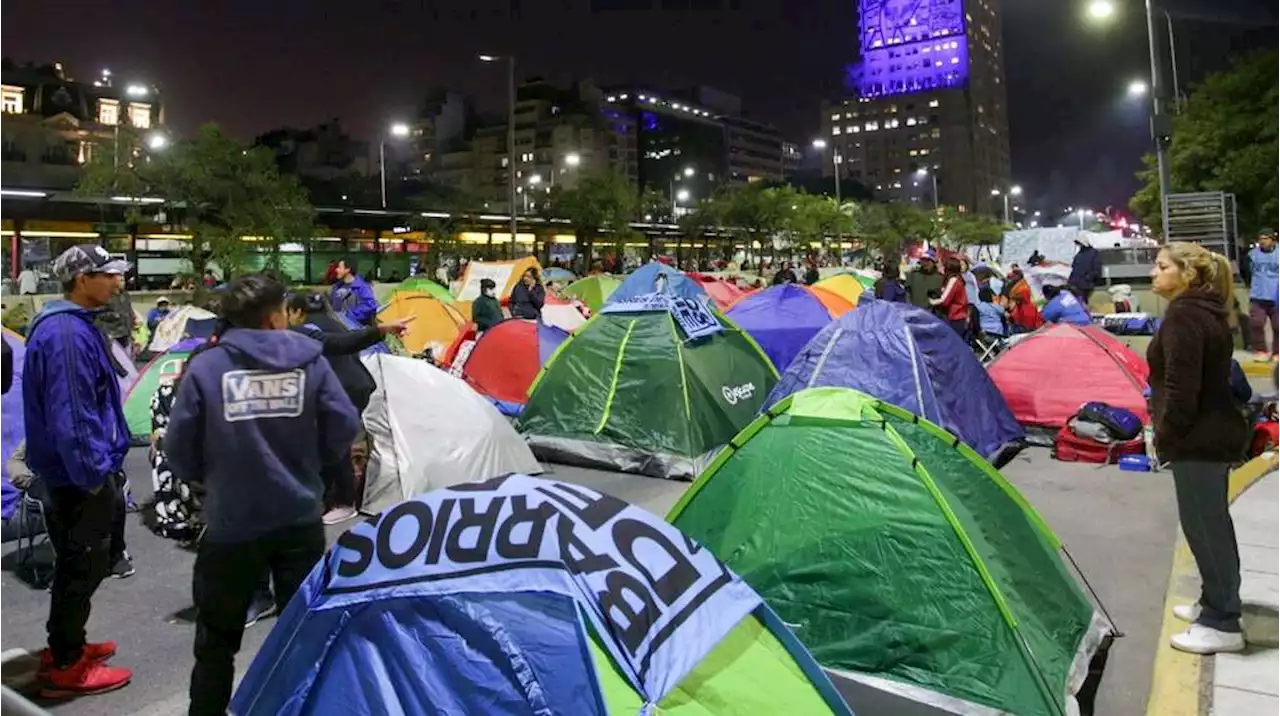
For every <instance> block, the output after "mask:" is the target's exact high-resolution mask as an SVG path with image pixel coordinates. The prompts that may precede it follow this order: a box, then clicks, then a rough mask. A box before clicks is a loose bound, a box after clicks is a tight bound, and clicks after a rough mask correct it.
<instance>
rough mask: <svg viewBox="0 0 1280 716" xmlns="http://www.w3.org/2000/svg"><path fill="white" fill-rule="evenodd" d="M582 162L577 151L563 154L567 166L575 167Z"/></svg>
mask: <svg viewBox="0 0 1280 716" xmlns="http://www.w3.org/2000/svg"><path fill="white" fill-rule="evenodd" d="M581 163H582V155H581V154H578V153H577V152H569V153H568V154H566V155H564V164H565V166H568V167H576V166H578V165H579V164H581Z"/></svg>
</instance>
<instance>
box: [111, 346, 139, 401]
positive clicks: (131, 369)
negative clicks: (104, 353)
mask: <svg viewBox="0 0 1280 716" xmlns="http://www.w3.org/2000/svg"><path fill="white" fill-rule="evenodd" d="M107 344H108V346H109V348H108V350H110V351H111V363H112V366H111V367H112V368H115V369H117V370H116V380H117V381H118V382H119V383H120V395H126V394H128V392H129V391H130V390H131V389H132V388H133V384H134V383H136V382H137V380H138V366H136V365H134V363H133V353H132V352H131V351H130V350H129V349H128V348H125V347H124V346H123V345H121V344H120V341H107Z"/></svg>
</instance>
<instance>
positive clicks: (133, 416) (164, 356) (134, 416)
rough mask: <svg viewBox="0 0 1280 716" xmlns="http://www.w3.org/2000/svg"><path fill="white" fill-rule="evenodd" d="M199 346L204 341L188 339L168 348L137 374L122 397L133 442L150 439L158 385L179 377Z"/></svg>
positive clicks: (201, 339)
mask: <svg viewBox="0 0 1280 716" xmlns="http://www.w3.org/2000/svg"><path fill="white" fill-rule="evenodd" d="M201 343H204V339H203V338H188V339H186V340H184V341H181V342H180V343H176V344H174V345H172V346H169V349H168V350H166V351H165V352H163V353H158V354H156V356H155V357H154V358H152V359H151V360H150V362H148V363H147V364H146V365H144V366H143V367H142V370H140V371H138V379H137V380H135V381H134V383H133V386H132V387H131V388H129V392H127V393H124V417H125V420H127V421H128V423H129V434H130V435H132V436H133V439H134V440H135V441H136V442H144V441H146V440H147V439H149V438H150V436H151V399H152V398H153V397H155V394H156V391H157V390H159V388H160V383H162V382H168V381H172V380H174V379H176V378H177V377H178V376H180V375H182V367H183V366H184V365H186V363H187V358H190V357H191V353H192V351H194V350H195V349H196V347H198V346H199V345H200V344H201Z"/></svg>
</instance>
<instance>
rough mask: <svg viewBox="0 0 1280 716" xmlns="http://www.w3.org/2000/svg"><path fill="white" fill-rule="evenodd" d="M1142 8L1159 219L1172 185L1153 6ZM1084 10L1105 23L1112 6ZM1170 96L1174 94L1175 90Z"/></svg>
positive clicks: (1095, 4)
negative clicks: (1145, 25)
mask: <svg viewBox="0 0 1280 716" xmlns="http://www.w3.org/2000/svg"><path fill="white" fill-rule="evenodd" d="M1143 5H1144V7H1145V8H1146V12H1147V54H1148V55H1149V59H1150V62H1151V140H1152V141H1153V142H1154V143H1155V145H1156V176H1158V177H1159V178H1160V214H1161V216H1163V215H1164V208H1165V203H1166V200H1167V198H1168V196H1169V188H1170V186H1171V184H1172V181H1171V179H1170V172H1169V158H1168V157H1167V156H1166V152H1165V144H1166V142H1165V138H1166V136H1167V134H1168V132H1167V129H1166V124H1167V123H1168V119H1167V116H1166V115H1165V106H1164V105H1165V99H1164V78H1163V77H1162V76H1161V72H1160V56H1159V52H1158V51H1157V49H1156V17H1155V7H1154V5H1153V3H1152V0H1145V2H1144V3H1143ZM1085 11H1086V13H1087V14H1088V16H1089V19H1090V20H1093V21H1095V22H1106V21H1109V20H1110V19H1111V18H1112V16H1114V15H1115V13H1116V6H1115V4H1114V2H1113V1H1112V0H1093V1H1092V2H1090V3H1089V5H1088V6H1087V7H1086V9H1085ZM1163 12H1164V16H1165V20H1166V21H1167V22H1168V23H1169V53H1170V56H1171V57H1170V59H1173V58H1172V54H1173V18H1172V17H1170V16H1169V13H1168V12H1167V11H1163ZM1177 72H1178V70H1177V67H1176V66H1175V67H1174V75H1175V76H1176V75H1177ZM1175 84H1176V81H1175ZM1174 94H1175V95H1176V94H1177V89H1176V88H1175V90H1174Z"/></svg>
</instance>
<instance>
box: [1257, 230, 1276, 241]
mask: <svg viewBox="0 0 1280 716" xmlns="http://www.w3.org/2000/svg"><path fill="white" fill-rule="evenodd" d="M1258 236H1270V237H1271V238H1273V239H1274V238H1275V237H1276V230H1275V229H1271V228H1267V229H1258Z"/></svg>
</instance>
